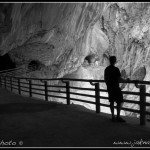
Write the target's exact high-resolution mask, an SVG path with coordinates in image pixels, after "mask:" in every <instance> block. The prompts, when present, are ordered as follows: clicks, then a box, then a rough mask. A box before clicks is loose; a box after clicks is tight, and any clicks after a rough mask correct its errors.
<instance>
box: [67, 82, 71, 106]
mask: <svg viewBox="0 0 150 150" xmlns="http://www.w3.org/2000/svg"><path fill="white" fill-rule="evenodd" d="M66 95H67V105H70V82H69V81H67V82H66Z"/></svg>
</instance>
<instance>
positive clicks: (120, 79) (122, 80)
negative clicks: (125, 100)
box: [118, 69, 130, 82]
mask: <svg viewBox="0 0 150 150" xmlns="http://www.w3.org/2000/svg"><path fill="white" fill-rule="evenodd" d="M118 76H119V82H124V81H126V82H128V81H130V79H129V78H127V79H123V78H122V77H121V73H120V70H119V69H118Z"/></svg>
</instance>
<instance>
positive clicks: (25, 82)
mask: <svg viewBox="0 0 150 150" xmlns="http://www.w3.org/2000/svg"><path fill="white" fill-rule="evenodd" d="M20 84H27V85H29V83H26V82H21V81H20Z"/></svg>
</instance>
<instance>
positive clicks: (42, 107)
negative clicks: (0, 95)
mask: <svg viewBox="0 0 150 150" xmlns="http://www.w3.org/2000/svg"><path fill="white" fill-rule="evenodd" d="M56 106H57V104H54V103H52V104H47V103H46V104H42V103H39V104H36V103H9V104H0V115H1V114H9V113H11V114H12V113H34V112H41V111H46V110H49V109H54V108H55V107H56Z"/></svg>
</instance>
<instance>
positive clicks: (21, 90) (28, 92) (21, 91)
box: [21, 89, 29, 93]
mask: <svg viewBox="0 0 150 150" xmlns="http://www.w3.org/2000/svg"><path fill="white" fill-rule="evenodd" d="M22 91H23V92H26V93H29V91H26V90H23V89H21V92H22Z"/></svg>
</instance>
